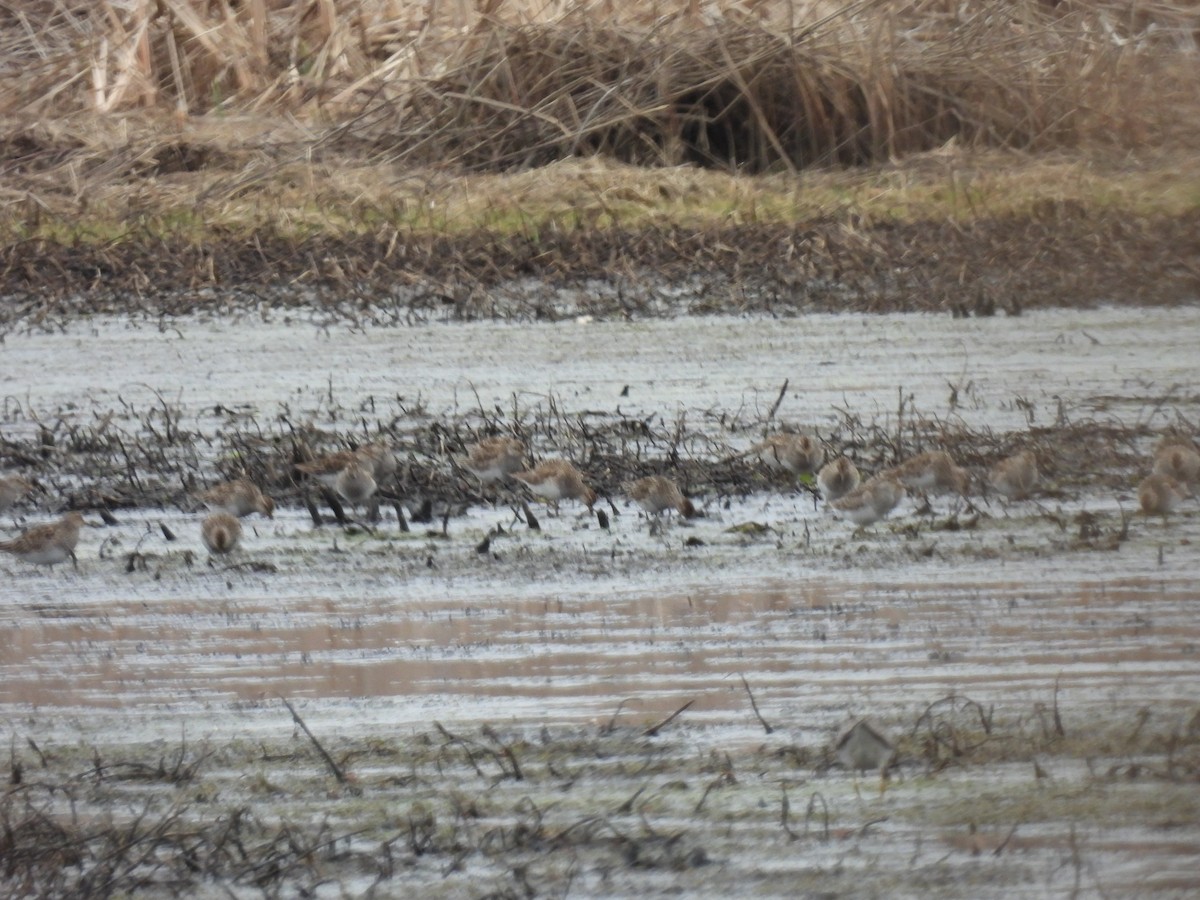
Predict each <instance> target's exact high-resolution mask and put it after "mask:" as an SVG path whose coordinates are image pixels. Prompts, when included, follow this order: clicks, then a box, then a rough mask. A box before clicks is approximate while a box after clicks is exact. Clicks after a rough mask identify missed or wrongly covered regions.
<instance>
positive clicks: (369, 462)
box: [296, 443, 396, 488]
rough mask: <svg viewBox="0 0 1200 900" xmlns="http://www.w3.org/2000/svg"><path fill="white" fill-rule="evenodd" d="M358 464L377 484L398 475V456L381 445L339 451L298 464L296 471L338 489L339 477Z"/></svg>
mask: <svg viewBox="0 0 1200 900" xmlns="http://www.w3.org/2000/svg"><path fill="white" fill-rule="evenodd" d="M353 463H358V464H359V465H361V466H362V467H363V468H364V469H366V470H367V472H368V474H370V476H371V477H372V478H374V479H375V480H376V481H377V482H378V481H384V480H386V479H388V478H391V477H392V476H393V475H395V474H396V456H395V454H394V453H392V451H391V450H390V449H389V448H388V447H387V446H386V445H385V444H381V443H375V444H364V445H363V446H362V447H359V448H358V449H357V450H337V451H334V452H333V453H326V454H325V455H323V456H318V457H316V458H314V459H311V460H309V461H308V462H302V463H296V469H297V470H298V471H300V472H303V473H304V474H305V475H311V476H312V477H313V478H315V479H316V480H317V481H319V482H320V483H321V484H323V485H325V487H327V488H336V487H337V477H338V475H340V474H341V472H342V470H343V469H345V468H346V467H347V466H349V465H351V464H353Z"/></svg>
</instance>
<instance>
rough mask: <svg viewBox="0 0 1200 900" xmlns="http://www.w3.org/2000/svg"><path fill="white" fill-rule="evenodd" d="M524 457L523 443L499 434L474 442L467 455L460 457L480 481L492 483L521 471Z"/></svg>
mask: <svg viewBox="0 0 1200 900" xmlns="http://www.w3.org/2000/svg"><path fill="white" fill-rule="evenodd" d="M524 459H525V445H524V444H523V443H521V442H520V441H519V440H517V439H516V438H514V437H507V436H506V435H498V436H496V437H489V438H484V439H483V440H481V441H479V443H477V444H472V445H471V446H470V447H468V448H467V455H466V456H464V457H460V459H459V463H460V464H461V465H462V467H463V468H464V469H466V470H467V471H468V472H470V473H471V474H472V475H474V476H475V477H476V478H478V479H479V481H480V483H482V484H491V483H492V482H493V481H500V480H501V479H504V478H507V477H508V476H509V475H512V474H514V473H516V472H519V471H521V466H522V465H523V461H524Z"/></svg>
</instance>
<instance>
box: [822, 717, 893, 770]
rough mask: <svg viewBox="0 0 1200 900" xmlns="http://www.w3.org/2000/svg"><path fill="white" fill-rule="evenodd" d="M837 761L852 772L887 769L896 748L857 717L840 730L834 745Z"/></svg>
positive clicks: (865, 721) (864, 720)
mask: <svg viewBox="0 0 1200 900" xmlns="http://www.w3.org/2000/svg"><path fill="white" fill-rule="evenodd" d="M834 752H835V753H836V754H837V758H838V762H840V763H841V764H842V765H843V766H845V767H846V768H847V769H850V770H851V771H852V772H860V773H861V772H869V771H871V770H872V769H880V770H883V771H885V772H886V771H887V768H888V767H889V766H890V765H891V763H892V760H893V759H894V758H895V756H896V748H895V747H893V746H892V742H891V741H889V740H888V739H887V738H885V737H884V736H883V735H882V734H880V733H879V732H878V731H876V730H875V729H874V728H872V727H871V725H870V724H868V722H867V720H866V719H859V720H858V721H857V722H855V723H854V724H853V725H851V726H850V727H849V728H847V729H846V730H845V731H843V732H842V734H841V735H840V736H839V737H838V739H837V744H835V745H834Z"/></svg>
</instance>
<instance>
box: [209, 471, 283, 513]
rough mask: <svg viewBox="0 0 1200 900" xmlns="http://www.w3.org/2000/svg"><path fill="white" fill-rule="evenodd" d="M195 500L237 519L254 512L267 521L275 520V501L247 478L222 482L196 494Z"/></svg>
mask: <svg viewBox="0 0 1200 900" xmlns="http://www.w3.org/2000/svg"><path fill="white" fill-rule="evenodd" d="M196 498H197V499H198V500H200V501H201V502H202V503H204V505H205V506H207V507H208V508H209V509H210V510H212V511H213V512H225V513H229V515H231V516H237V517H238V518H241V517H242V516H248V515H250V513H255V512H256V513H261V514H262V515H264V516H266V517H267V518H268V519H273V518H275V501H273V500H272V499H271V498H270V497H268V496H267V495H266V494H264V493H263V492H262V491H261V490H260V489H259V487H258V485H257V484H255V483H254V482H253V481H250V479H248V478H236V479H234V480H233V481H223V482H221V483H220V484H218V485H214V486H213V487H210V488H209V489H208V490H206V491H202V492H201V493H199V494H197V495H196Z"/></svg>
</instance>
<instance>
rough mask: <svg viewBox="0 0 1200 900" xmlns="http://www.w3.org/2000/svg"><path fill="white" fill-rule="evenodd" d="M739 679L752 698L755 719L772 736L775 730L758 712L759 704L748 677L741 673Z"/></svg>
mask: <svg viewBox="0 0 1200 900" xmlns="http://www.w3.org/2000/svg"><path fill="white" fill-rule="evenodd" d="M738 677H739V678H741V679H742V687H744V688H745V689H746V696H747V697H749V698H750V708H751V709H753V710H754V715H755V717H756V718H757V719H758V722H759V724H760V725H762V727H763V731H765V732H766V733H767V734H770V733H771V732H772V731H774V730H775V729H774V728H772V727H771V726H770V725H769V724H768V723H767V720H766V719H764V718H763V717H762V713H760V712H759V711H758V704H757V703H755V702H754V694H752V693H751V692H750V684H749V682H747V681H746V676H745V675H742V674H740V673H739V675H738Z"/></svg>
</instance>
